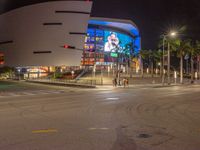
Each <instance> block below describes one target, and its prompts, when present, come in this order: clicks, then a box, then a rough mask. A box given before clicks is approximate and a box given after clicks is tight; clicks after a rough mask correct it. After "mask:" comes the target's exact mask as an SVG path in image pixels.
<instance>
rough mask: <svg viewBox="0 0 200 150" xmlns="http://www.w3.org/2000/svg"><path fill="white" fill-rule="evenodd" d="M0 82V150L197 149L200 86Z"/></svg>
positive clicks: (199, 144)
mask: <svg viewBox="0 0 200 150" xmlns="http://www.w3.org/2000/svg"><path fill="white" fill-rule="evenodd" d="M8 85H9V86H7V83H4V84H2V83H0V150H199V149H200V86H197V85H194V86H180V87H178V86H174V87H165V88H152V87H145V86H143V87H132V88H125V89H124V88H112V87H104V88H103V87H102V88H97V89H76V88H63V87H50V86H47V85H37V84H27V83H22V84H21V83H10V84H8Z"/></svg>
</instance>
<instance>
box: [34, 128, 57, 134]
mask: <svg viewBox="0 0 200 150" xmlns="http://www.w3.org/2000/svg"><path fill="white" fill-rule="evenodd" d="M55 132H58V130H56V129H44V130H33V131H32V133H35V134H36V133H55Z"/></svg>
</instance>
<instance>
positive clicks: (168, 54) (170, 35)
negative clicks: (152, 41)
mask: <svg viewBox="0 0 200 150" xmlns="http://www.w3.org/2000/svg"><path fill="white" fill-rule="evenodd" d="M176 35H177V32H174V31H171V32H170V33H169V34H167V35H165V34H164V35H163V65H162V84H163V85H164V76H165V73H164V66H165V65H164V61H165V57H164V54H165V40H166V37H172V38H173V37H176ZM167 83H168V84H170V45H169V42H168V44H167Z"/></svg>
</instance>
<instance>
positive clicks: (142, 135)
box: [137, 133, 152, 138]
mask: <svg viewBox="0 0 200 150" xmlns="http://www.w3.org/2000/svg"><path fill="white" fill-rule="evenodd" d="M137 137H138V138H150V137H152V135H150V134H145V133H142V134H139V135H138V136H137Z"/></svg>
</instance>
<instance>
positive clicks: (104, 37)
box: [85, 28, 135, 62]
mask: <svg viewBox="0 0 200 150" xmlns="http://www.w3.org/2000/svg"><path fill="white" fill-rule="evenodd" d="M134 49H135V39H133V38H131V37H130V36H128V35H126V34H123V33H119V32H114V31H109V30H103V29H95V28H89V29H88V32H87V37H86V40H85V50H86V51H89V52H96V53H103V54H104V62H116V61H121V62H125V61H128V59H129V58H130V57H129V56H130V55H134ZM117 59H118V60H117Z"/></svg>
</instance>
